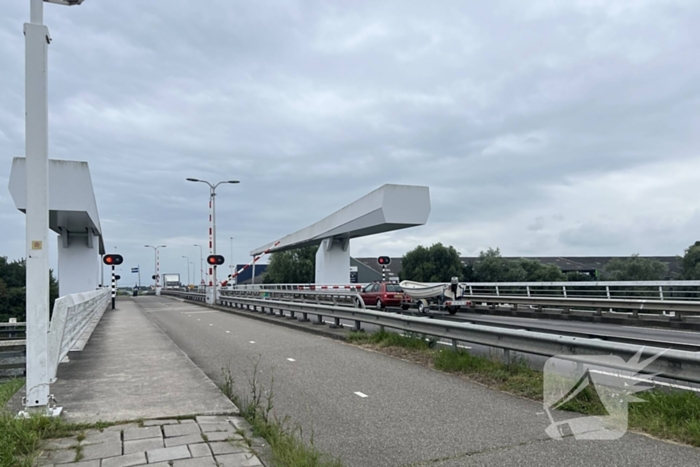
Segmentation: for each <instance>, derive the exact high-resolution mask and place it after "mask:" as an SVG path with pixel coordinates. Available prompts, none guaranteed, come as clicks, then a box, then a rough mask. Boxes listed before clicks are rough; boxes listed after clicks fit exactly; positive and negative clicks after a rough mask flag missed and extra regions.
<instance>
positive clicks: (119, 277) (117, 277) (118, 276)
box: [114, 274, 122, 281]
mask: <svg viewBox="0 0 700 467" xmlns="http://www.w3.org/2000/svg"><path fill="white" fill-rule="evenodd" d="M121 278H122V276H120V275H119V274H117V275H116V276H114V280H116V281H118V280H119V279H121Z"/></svg>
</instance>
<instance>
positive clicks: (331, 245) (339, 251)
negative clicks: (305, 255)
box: [315, 238, 350, 285]
mask: <svg viewBox="0 0 700 467" xmlns="http://www.w3.org/2000/svg"><path fill="white" fill-rule="evenodd" d="M315 282H316V284H324V285H334V284H338V285H339V284H347V283H349V282H350V239H349V238H332V239H330V238H327V239H325V240H323V242H321V246H319V247H318V251H317V252H316V277H315Z"/></svg>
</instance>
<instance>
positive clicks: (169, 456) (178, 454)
mask: <svg viewBox="0 0 700 467" xmlns="http://www.w3.org/2000/svg"><path fill="white" fill-rule="evenodd" d="M146 456H147V457H148V463H149V464H153V463H156V462H165V461H172V460H177V459H189V458H190V457H192V456H191V455H190V450H189V449H187V446H177V447H172V448H162V449H154V450H152V451H147V452H146Z"/></svg>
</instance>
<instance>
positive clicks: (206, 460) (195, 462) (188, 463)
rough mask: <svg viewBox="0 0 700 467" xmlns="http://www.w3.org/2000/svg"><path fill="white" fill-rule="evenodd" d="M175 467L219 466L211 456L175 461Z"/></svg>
mask: <svg viewBox="0 0 700 467" xmlns="http://www.w3.org/2000/svg"><path fill="white" fill-rule="evenodd" d="M173 467H217V465H216V462H214V458H213V457H211V456H209V457H198V458H197V459H185V460H181V461H175V462H174V463H173Z"/></svg>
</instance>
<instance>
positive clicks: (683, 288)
mask: <svg viewBox="0 0 700 467" xmlns="http://www.w3.org/2000/svg"><path fill="white" fill-rule="evenodd" d="M435 284H437V283H430V284H429V285H435ZM461 284H462V285H464V286H465V287H466V288H467V289H468V290H469V291H470V292H469V293H470V295H510V296H514V295H523V296H552V297H555V296H556V297H565V298H569V297H571V298H574V297H577V298H630V299H632V298H646V299H656V300H695V301H700V281H583V282H578V281H576V282H574V281H572V282H462V283H461ZM365 285H367V284H365V283H363V284H350V285H340V286H337V285H317V284H253V285H236V286H229V287H228V288H226V289H225V290H237V291H246V290H247V291H253V290H270V291H271V290H331V289H333V288H340V289H351V288H355V289H357V288H358V287H359V288H362V287H364V286H365Z"/></svg>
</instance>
